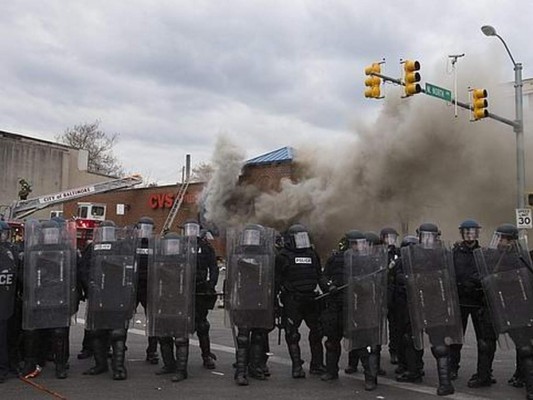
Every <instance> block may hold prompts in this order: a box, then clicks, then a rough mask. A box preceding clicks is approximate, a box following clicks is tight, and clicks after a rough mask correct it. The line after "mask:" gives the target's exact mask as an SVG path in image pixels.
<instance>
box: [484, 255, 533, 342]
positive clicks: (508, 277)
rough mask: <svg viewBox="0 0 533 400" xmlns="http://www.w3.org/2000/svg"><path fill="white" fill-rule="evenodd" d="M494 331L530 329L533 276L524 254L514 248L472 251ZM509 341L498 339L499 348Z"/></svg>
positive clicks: (504, 331) (532, 316)
mask: <svg viewBox="0 0 533 400" xmlns="http://www.w3.org/2000/svg"><path fill="white" fill-rule="evenodd" d="M474 257H475V260H476V266H477V268H478V271H479V274H480V277H481V283H482V285H483V290H484V292H485V297H486V299H487V303H488V305H489V308H490V311H491V317H492V322H493V324H494V329H495V331H496V333H498V334H499V335H505V334H506V333H509V331H513V330H514V331H517V330H520V329H524V328H527V329H529V328H530V327H531V326H533V274H532V272H531V270H530V266H531V260H530V258H529V253H528V252H527V251H522V250H521V248H520V247H518V246H513V247H510V248H508V249H505V250H498V249H489V248H481V249H476V250H474ZM507 342H508V340H507V339H506V338H505V337H500V345H501V346H503V347H506V343H507Z"/></svg>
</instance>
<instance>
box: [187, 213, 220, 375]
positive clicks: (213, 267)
mask: <svg viewBox="0 0 533 400" xmlns="http://www.w3.org/2000/svg"><path fill="white" fill-rule="evenodd" d="M184 234H185V236H196V237H197V238H198V239H197V254H196V299H195V307H194V312H195V319H194V321H195V328H196V335H197V336H198V342H199V343H200V350H201V353H202V361H203V366H204V368H207V369H215V360H216V356H215V355H214V354H213V353H212V352H211V344H210V339H209V328H210V324H209V321H208V320H207V315H208V314H209V310H212V309H213V308H214V307H215V303H216V301H217V295H216V291H215V287H216V285H217V282H218V272H219V271H218V266H217V260H216V254H215V249H214V248H213V246H212V245H211V243H209V240H210V239H212V235H211V233H210V232H209V231H207V230H204V229H202V230H200V225H199V224H198V222H196V221H195V220H189V221H187V222H186V223H185V224H184Z"/></svg>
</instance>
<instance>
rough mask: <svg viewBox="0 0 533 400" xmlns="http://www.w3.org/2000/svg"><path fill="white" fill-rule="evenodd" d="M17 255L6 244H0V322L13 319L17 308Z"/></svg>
mask: <svg viewBox="0 0 533 400" xmlns="http://www.w3.org/2000/svg"><path fill="white" fill-rule="evenodd" d="M15 257H17V255H16V254H14V252H13V249H12V248H11V247H10V246H9V245H8V244H5V243H0V321H5V320H7V319H9V317H11V315H12V314H13V310H14V307H15V292H16V278H17V267H16V261H15V260H16V259H15Z"/></svg>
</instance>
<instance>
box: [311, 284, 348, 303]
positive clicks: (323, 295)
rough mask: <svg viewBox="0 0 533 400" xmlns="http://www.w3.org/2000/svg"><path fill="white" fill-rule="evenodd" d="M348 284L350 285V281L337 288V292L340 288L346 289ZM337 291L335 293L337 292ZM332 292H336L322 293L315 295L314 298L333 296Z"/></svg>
mask: <svg viewBox="0 0 533 400" xmlns="http://www.w3.org/2000/svg"><path fill="white" fill-rule="evenodd" d="M348 286H349V284H348V283H347V284H346V285H342V286H339V287H338V288H337V292H338V291H339V290H342V289H346V288H347V287H348ZM337 292H335V293H337ZM332 294H334V293H331V292H327V293H322V294H321V295H318V296H316V297H314V298H313V300H320V299H323V298H324V297H327V296H331V295H332Z"/></svg>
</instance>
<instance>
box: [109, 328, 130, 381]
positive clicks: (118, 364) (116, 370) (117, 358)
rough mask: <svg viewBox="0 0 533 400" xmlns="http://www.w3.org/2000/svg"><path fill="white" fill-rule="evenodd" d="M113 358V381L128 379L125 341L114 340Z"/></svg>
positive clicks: (122, 339)
mask: <svg viewBox="0 0 533 400" xmlns="http://www.w3.org/2000/svg"><path fill="white" fill-rule="evenodd" d="M111 345H112V346H113V357H112V358H111V367H112V369H113V380H115V381H123V380H125V379H127V378H128V371H126V367H125V366H124V363H125V361H126V343H125V339H124V338H121V339H119V340H113V342H112V343H111Z"/></svg>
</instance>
